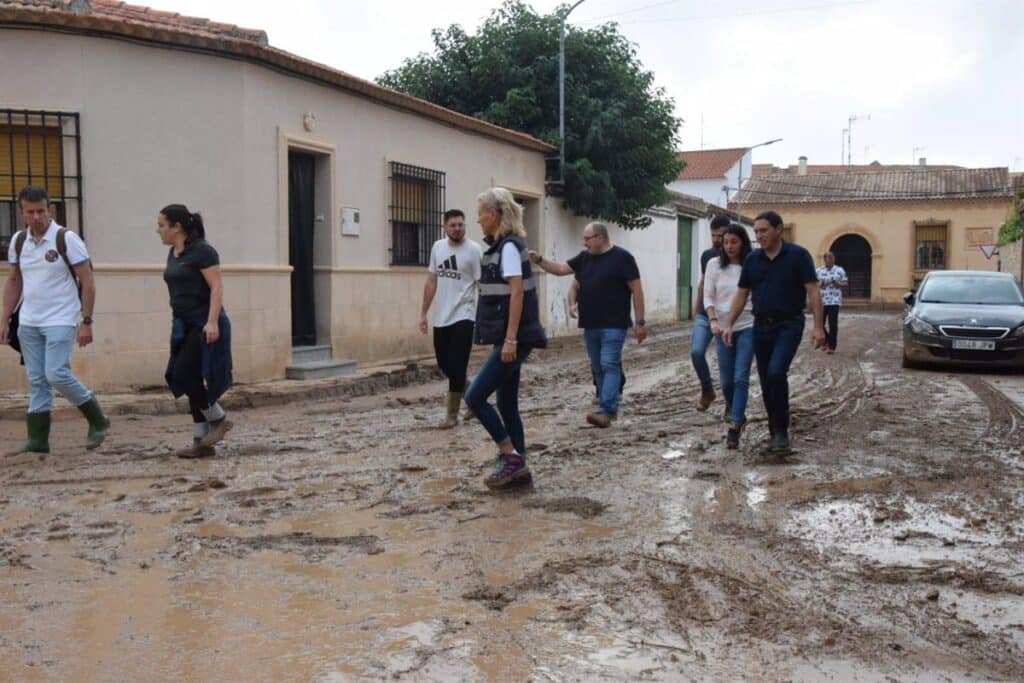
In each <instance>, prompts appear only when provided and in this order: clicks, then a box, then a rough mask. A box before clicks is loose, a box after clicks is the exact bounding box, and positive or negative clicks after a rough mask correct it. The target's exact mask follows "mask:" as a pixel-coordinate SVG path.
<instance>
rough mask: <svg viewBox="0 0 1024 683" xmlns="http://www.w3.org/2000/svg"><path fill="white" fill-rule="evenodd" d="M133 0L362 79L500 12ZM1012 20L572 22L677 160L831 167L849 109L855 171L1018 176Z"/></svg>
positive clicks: (721, 11) (798, 14)
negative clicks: (667, 118)
mask: <svg viewBox="0 0 1024 683" xmlns="http://www.w3.org/2000/svg"><path fill="white" fill-rule="evenodd" d="M135 2H137V3H138V4H147V5H149V6H151V7H156V8H159V9H165V10H171V11H176V12H181V13H182V14H189V15H192V16H202V17H208V18H211V19H216V20H218V21H224V22H229V23H234V24H238V25H241V26H245V27H247V28H260V29H264V30H265V31H266V32H267V34H268V35H269V38H270V43H271V45H273V46H275V47H278V48H281V49H284V50H287V51H289V52H293V53H295V54H298V55H301V56H303V57H306V58H309V59H313V60H316V61H319V62H322V63H324V64H328V65H330V66H332V67H335V68H337V69H340V70H343V71H347V72H349V73H352V74H355V75H356V76H360V77H363V78H367V79H373V78H375V77H376V76H379V75H380V74H381V73H383V72H384V71H386V70H388V69H390V68H394V67H396V66H398V65H399V64H401V62H402V60H403V59H404V58H405V57H408V56H411V55H415V54H416V53H418V52H421V51H430V50H431V49H432V47H433V45H432V43H431V39H430V30H431V29H432V28H435V27H447V26H448V25H449V24H453V23H458V24H461V25H462V26H463V27H465V28H466V29H467V30H469V31H474V30H475V29H476V27H477V26H478V25H479V24H480V22H481V21H482V19H483V18H484V17H485V16H487V14H489V12H490V8H493V7H495V6H497V5H498V4H499V2H498V0H482V1H481V0H430V1H424V0H415V1H412V0H373V1H372V2H359V3H356V2H336V1H334V0H290V1H289V2H266V3H264V2H252V0H216V1H215V2H210V1H209V0H150V1H148V2H147V1H146V0H135ZM559 4H561V3H559V2H556V1H554V0H537V1H536V2H533V3H532V5H533V7H534V8H535V9H537V10H538V11H540V12H549V11H552V10H553V9H554V8H555V7H557V6H558V5H559ZM1022 17H1024V0H855V1H843V0H731V1H730V2H728V3H721V2H713V1H712V0H660V1H659V0H586V1H585V2H584V3H583V4H582V5H581V6H580V7H578V8H577V9H576V10H575V12H573V14H572V16H571V17H570V22H571V23H575V24H578V25H581V26H594V25H597V24H599V23H602V22H605V21H615V22H618V23H619V27H620V30H621V31H622V33H623V34H624V35H626V36H627V37H628V38H629V39H630V40H631V41H633V42H634V43H635V44H636V45H637V49H638V54H639V56H640V59H641V61H642V62H643V64H644V66H645V67H646V68H648V69H649V70H651V71H653V72H654V74H655V77H656V81H657V83H658V85H660V86H662V87H664V88H665V90H666V91H667V92H668V94H669V95H670V96H671V97H672V99H673V100H674V101H675V103H676V110H677V113H678V115H679V117H680V118H682V119H684V124H683V126H682V128H681V129H680V134H681V138H682V145H681V146H682V148H683V149H698V148H700V147H701V143H702V139H703V147H704V148H705V149H710V148H715V147H744V146H750V145H755V144H757V143H759V142H763V141H765V140H770V139H772V138H779V137H781V138H783V141H782V142H779V143H777V144H775V145H772V146H769V147H764V148H760V149H756V150H754V161H755V162H757V163H760V162H772V163H775V164H778V165H783V164H790V163H796V159H797V157H798V156H800V155H801V154H804V155H807V157H808V158H809V160H810V163H812V164H813V163H828V164H834V163H840V155H841V153H842V130H843V129H844V128H846V127H847V119H848V117H849V116H850V115H851V114H853V115H857V116H859V117H865V118H863V119H862V120H858V121H855V122H854V124H853V140H852V142H853V144H852V149H853V162H854V163H866V162H869V161H872V160H876V159H877V160H879V161H881V162H883V163H911V162H912V161H913V160H914V158H915V156H916V157H921V156H924V157H927V158H928V162H929V163H937V164H960V165H964V166H979V167H982V166H1008V167H1010V169H1011V170H1018V171H1024V84H1022V78H1024V40H1022V38H1021V36H1022V29H1024V19H1022ZM867 116H870V120H868V119H867V118H866V117H867ZM702 118H703V135H702V126H701V121H702ZM915 148H918V149H917V151H916V153H915V151H914V150H915Z"/></svg>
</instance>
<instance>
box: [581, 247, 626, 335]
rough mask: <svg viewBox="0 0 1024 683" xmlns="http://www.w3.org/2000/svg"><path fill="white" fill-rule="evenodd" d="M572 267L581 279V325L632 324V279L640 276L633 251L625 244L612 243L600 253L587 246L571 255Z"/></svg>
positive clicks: (591, 326) (614, 325)
mask: <svg viewBox="0 0 1024 683" xmlns="http://www.w3.org/2000/svg"><path fill="white" fill-rule="evenodd" d="M569 267H570V268H572V269H573V272H574V273H576V279H577V280H579V282H580V292H579V297H578V298H577V300H578V301H579V305H580V322H579V326H580V327H582V328H583V329H599V328H615V329H624V328H627V327H630V326H632V324H633V322H632V320H631V318H630V315H629V305H630V301H631V300H632V294H633V293H632V292H631V291H630V289H629V284H628V283H629V282H632V281H633V280H638V279H640V269H639V268H637V266H636V259H635V258H633V255H632V254H630V253H629V252H628V251H626V250H625V249H622V248H621V247H612V248H611V249H609V250H608V251H606V252H605V253H603V254H597V255H596V256H595V255H594V254H591V253H590V252H588V251H587V250H585V249H584V250H583V251H581V252H580V253H579V254H577V255H576V256H574V257H573V258H571V259H569Z"/></svg>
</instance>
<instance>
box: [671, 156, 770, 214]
mask: <svg viewBox="0 0 1024 683" xmlns="http://www.w3.org/2000/svg"><path fill="white" fill-rule="evenodd" d="M752 161H753V157H751V155H750V150H747V152H746V153H745V154H744V155H743V158H742V159H741V160H740V161H737V162H736V163H735V164H733V165H732V168H730V169H729V170H728V171H726V173H725V175H723V176H722V177H720V178H695V179H693V180H674V181H672V182H671V183H669V184H668V189H670V190H672V191H674V192H681V193H683V194H688V195H692V196H694V197H700V198H701V199H703V200H704V201H706V202H708V203H709V204H716V205H718V206H725V205H726V204H728V201H726V198H725V191H724V190H722V188H723V187H725V186H727V187H729V188H730V190H729V200H730V201H731V200H732V199H733V198H735V196H736V188H737V187H739V186H740V184H739V183H740V164H741V162H742V167H743V171H742V172H743V182H744V184H745V183H746V182H747V181H748V180H750V174H751V172H752V166H751V163H752Z"/></svg>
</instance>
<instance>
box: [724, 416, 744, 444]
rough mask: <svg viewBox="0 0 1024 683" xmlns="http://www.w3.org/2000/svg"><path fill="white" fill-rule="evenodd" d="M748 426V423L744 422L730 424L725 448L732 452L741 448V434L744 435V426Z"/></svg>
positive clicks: (726, 434)
mask: <svg viewBox="0 0 1024 683" xmlns="http://www.w3.org/2000/svg"><path fill="white" fill-rule="evenodd" d="M746 424H747V421H746V420H744V421H743V422H730V423H729V429H728V430H727V431H726V432H725V447H726V448H728V449H730V450H735V449H737V448H739V447H740V434H742V433H743V426H744V425H746Z"/></svg>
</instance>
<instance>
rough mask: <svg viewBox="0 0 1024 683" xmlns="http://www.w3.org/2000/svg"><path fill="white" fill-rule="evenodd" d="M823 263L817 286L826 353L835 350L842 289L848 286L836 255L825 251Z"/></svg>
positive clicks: (819, 269)
mask: <svg viewBox="0 0 1024 683" xmlns="http://www.w3.org/2000/svg"><path fill="white" fill-rule="evenodd" d="M823 260H824V262H825V265H823V266H822V267H821V268H818V270H817V274H818V286H819V287H821V303H822V304H823V305H824V307H825V338H826V339H827V341H828V350H827V352H828V353H835V352H836V342H837V341H838V340H839V308H840V307H841V306H842V305H843V290H844V289H846V288H847V287H849V286H850V282H849V280H847V278H846V271H845V270H843V268H842V267H841V266H837V265H836V257H835V254H833V253H832V252H831V251H826V252H825V257H824V259H823Z"/></svg>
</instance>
